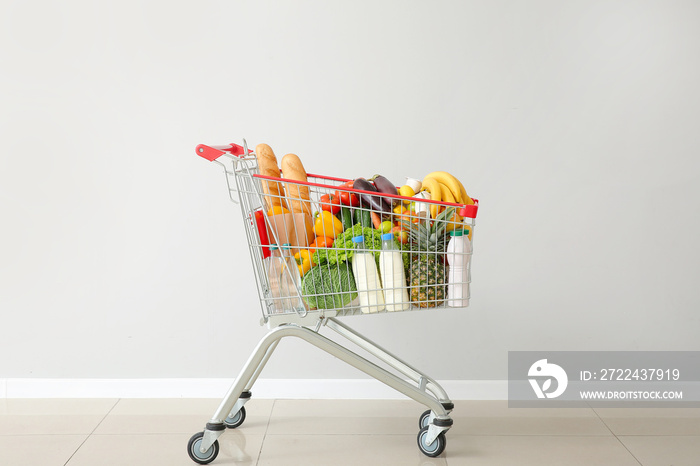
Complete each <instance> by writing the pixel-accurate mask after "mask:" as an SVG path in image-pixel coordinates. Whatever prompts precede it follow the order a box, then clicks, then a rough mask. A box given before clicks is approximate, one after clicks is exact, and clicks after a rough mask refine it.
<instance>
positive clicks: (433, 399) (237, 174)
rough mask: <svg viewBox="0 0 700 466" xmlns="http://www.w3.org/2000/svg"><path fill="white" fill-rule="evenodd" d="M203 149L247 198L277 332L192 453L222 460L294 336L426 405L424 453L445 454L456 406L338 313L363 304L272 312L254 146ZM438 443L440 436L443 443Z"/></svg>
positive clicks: (269, 317)
mask: <svg viewBox="0 0 700 466" xmlns="http://www.w3.org/2000/svg"><path fill="white" fill-rule="evenodd" d="M196 152H197V154H198V155H200V156H202V157H204V158H205V159H207V160H209V161H212V162H214V163H216V164H218V165H220V166H221V167H223V170H224V172H225V174H226V180H227V185H228V190H229V197H230V199H231V201H233V202H234V203H236V204H241V213H242V216H243V221H244V223H245V224H246V228H245V231H246V235H247V239H248V244H249V246H250V247H249V252H250V254H251V261H252V263H253V266H254V267H255V268H256V273H255V278H256V284H257V287H258V292H259V295H260V300H261V303H262V311H263V312H262V319H261V324H264V325H267V326H268V328H269V329H270V330H269V331H268V332H267V334H266V335H265V336H264V337H263V338H262V339H261V340H260V342H259V343H258V345H257V346H256V347H255V349H254V350H253V352H252V354H251V355H250V357H249V358H248V360H247V362H246V363H245V365H244V366H243V368H242V369H241V371H240V373H239V374H238V376H237V377H236V379H235V382H234V383H233V385H232V386H231V387H230V388H229V390H228V392H227V393H226V394H225V396H224V398H223V399H222V401H221V403H220V404H219V406H218V408H217V409H216V412H215V413H214V414H213V416H212V417H211V419H210V420H209V422H207V424H206V426H205V429H204V431H203V432H200V433H198V434H195V435H194V436H193V437H192V439H191V440H190V444H189V445H188V453H189V454H190V457H191V458H192V459H193V460H194V461H196V462H197V463H200V464H208V463H210V462H211V461H213V460H214V459H215V458H216V455H217V454H218V442H217V439H218V438H219V437H220V436H221V435H222V434H223V433H224V431H225V430H226V428H227V427H237V426H238V425H240V424H241V423H242V421H243V419H244V418H245V410H244V409H243V407H244V405H245V404H246V403H247V402H248V401H249V400H250V398H251V390H252V388H253V385H254V384H255V382H256V380H257V379H258V377H259V375H260V373H261V372H262V370H263V369H264V367H265V365H266V364H267V362H268V361H269V359H270V357H271V356H272V354H273V353H274V351H275V349H276V348H277V345H278V344H279V342H280V341H281V340H282V339H283V338H287V337H296V338H299V339H301V340H304V341H306V342H307V343H309V344H311V345H313V346H315V347H317V348H319V349H321V350H323V351H325V352H326V353H328V354H330V355H332V356H335V357H336V358H338V359H340V360H341V361H344V362H345V363H346V364H348V365H350V366H352V367H354V368H356V369H358V370H360V371H362V372H364V373H365V374H367V375H368V376H370V377H372V378H374V379H376V380H378V381H380V382H382V383H384V384H385V385H387V386H389V387H391V388H393V389H394V390H396V391H398V392H399V393H402V394H403V395H405V396H407V397H408V398H411V399H413V400H415V401H417V402H418V403H420V404H422V405H424V406H426V407H427V408H428V411H426V412H425V413H423V415H422V416H421V417H420V421H419V425H420V426H421V427H422V429H421V431H420V432H419V436H418V443H419V447H421V451H423V453H425V454H427V455H429V456H437V455H435V454H432V453H435V452H436V451H437V450H438V449H439V451H437V454H440V453H441V452H442V451H443V450H444V447H445V442H446V441H445V435H444V434H445V432H447V431H448V430H449V429H450V427H451V426H452V419H451V418H450V412H451V411H452V409H453V408H454V404H453V403H452V401H451V400H450V398H449V396H448V395H447V393H446V392H445V390H444V389H443V387H442V386H440V384H439V383H438V382H436V381H435V380H434V379H433V378H431V377H429V376H428V375H427V374H425V373H423V372H422V371H420V370H418V369H417V368H415V367H413V366H412V365H410V364H408V363H407V362H405V361H403V360H402V359H400V358H399V357H398V356H396V355H394V354H392V353H391V352H389V351H388V350H387V349H385V348H383V347H382V346H380V345H378V344H377V343H375V342H373V341H372V340H370V339H368V338H367V337H365V336H363V335H362V334H360V333H359V332H357V331H356V330H353V329H352V328H350V327H349V326H348V325H346V324H344V323H341V322H340V321H339V320H338V319H337V317H339V316H346V315H357V314H359V312H358V310H357V309H354V310H353V309H347V310H345V309H316V310H309V309H307V308H305V307H303V306H301V305H300V306H296V307H294V308H293V309H290V310H288V312H284V313H275V312H272V311H271V309H272V307H271V305H272V302H271V300H270V299H269V296H268V293H267V291H268V289H269V286H270V284H269V283H268V282H266V273H265V269H264V267H263V265H262V264H263V257H262V255H261V252H260V251H261V250H262V247H261V245H260V239H259V237H257V235H256V234H255V226H254V219H253V216H252V212H253V210H254V208H255V207H256V205H257V206H263V205H265V204H264V199H263V194H262V192H261V189H260V176H259V175H258V172H257V159H256V157H255V155H254V154H253V152H252V151H250V150H249V149H248V147H247V144H246V142H245V140H244V141H243V146H239V145H236V144H230V145H227V146H206V145H199V146H198V147H197V149H196ZM256 175H257V176H256ZM309 176H310V177H311V176H317V175H309ZM334 180H339V179H334ZM253 204H255V205H253ZM477 206H478V203H477ZM475 212H476V210H474V216H475ZM472 222H473V218H472ZM471 225H473V223H471ZM297 292H298V297H299V300H300V301H299V302H300V303H303V301H301V299H302V292H301V290H300V289H298V290H297ZM326 328H327V329H329V330H331V331H333V332H334V333H335V334H337V335H339V336H340V337H342V338H344V339H345V340H346V341H347V342H349V343H351V344H354V345H355V346H357V347H359V348H361V349H362V350H364V351H365V352H367V353H369V355H370V356H372V357H374V358H375V359H377V360H378V361H379V362H380V363H383V364H384V365H385V366H388V368H389V369H391V370H393V371H395V372H396V373H398V374H400V375H402V376H403V377H400V376H399V375H396V374H395V373H392V372H390V371H389V370H387V369H386V368H384V367H381V366H380V365H378V364H376V363H375V362H372V361H370V360H369V359H367V358H365V357H363V356H360V355H359V354H357V353H355V352H354V351H351V350H350V349H348V348H346V347H345V346H343V345H342V344H340V343H337V342H336V341H333V340H331V339H330V338H328V337H326V336H324V335H321V330H322V329H326ZM421 442H423V445H421ZM435 442H438V444H439V445H438V444H436V443H435ZM424 447H425V448H424ZM426 450H427V451H426Z"/></svg>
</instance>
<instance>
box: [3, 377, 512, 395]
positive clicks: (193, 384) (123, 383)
mask: <svg viewBox="0 0 700 466" xmlns="http://www.w3.org/2000/svg"><path fill="white" fill-rule="evenodd" d="M233 382H234V379H19V378H8V379H0V398H222V397H223V396H224V395H225V394H226V391H227V390H228V389H229V387H230V386H231V385H232V384H233ZM439 383H440V385H442V387H443V388H444V389H445V391H446V392H447V393H448V394H449V395H450V398H451V399H452V400H506V399H507V398H508V385H507V381H506V380H443V381H439ZM252 391H253V396H254V397H255V398H267V399H270V398H285V399H385V400H400V399H406V397H405V396H404V395H402V394H401V393H398V392H396V391H394V390H393V389H391V388H389V387H387V386H386V385H384V384H382V383H380V382H378V381H376V380H373V379H259V380H258V381H257V382H256V383H255V386H254V387H253V390H252Z"/></svg>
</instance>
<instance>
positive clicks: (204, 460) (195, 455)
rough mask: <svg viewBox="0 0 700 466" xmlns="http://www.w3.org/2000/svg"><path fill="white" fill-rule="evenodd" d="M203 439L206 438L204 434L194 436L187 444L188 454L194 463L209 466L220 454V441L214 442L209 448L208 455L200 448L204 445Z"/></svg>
mask: <svg viewBox="0 0 700 466" xmlns="http://www.w3.org/2000/svg"><path fill="white" fill-rule="evenodd" d="M202 437H204V432H197V433H196V434H194V435H193V436H192V438H191V439H190V441H189V442H187V454H188V455H190V458H192V461H194V462H195V463H199V464H209V463H211V462H212V461H214V459H215V458H216V455H218V454H219V441H218V440H216V441H214V445H212V446H211V447H209V449H208V450H207V451H206V453H202V452H201V451H199V446H200V445H201V444H202Z"/></svg>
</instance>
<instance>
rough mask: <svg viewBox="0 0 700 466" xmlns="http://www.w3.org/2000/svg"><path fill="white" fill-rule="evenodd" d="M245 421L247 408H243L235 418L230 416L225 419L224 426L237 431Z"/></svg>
mask: <svg viewBox="0 0 700 466" xmlns="http://www.w3.org/2000/svg"><path fill="white" fill-rule="evenodd" d="M243 421H245V406H241V409H239V410H238V412H237V413H236V414H234V415H233V416H229V417H227V418H226V419H224V425H225V426H226V427H228V428H229V429H235V428H236V427H238V426H240V425H241V424H243Z"/></svg>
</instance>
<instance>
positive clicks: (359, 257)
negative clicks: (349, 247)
mask: <svg viewBox="0 0 700 466" xmlns="http://www.w3.org/2000/svg"><path fill="white" fill-rule="evenodd" d="M352 242H353V243H354V244H355V253H354V254H353V256H352V274H353V275H354V276H355V284H356V285H357V295H358V297H359V298H360V310H361V311H362V312H363V313H365V314H368V313H371V312H379V311H381V310H383V309H384V294H383V293H382V282H381V280H380V279H379V273H378V272H377V264H376V263H375V262H374V254H373V253H371V252H368V251H367V250H366V249H365V237H364V236H362V235H360V236H355V237H353V239H352Z"/></svg>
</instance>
